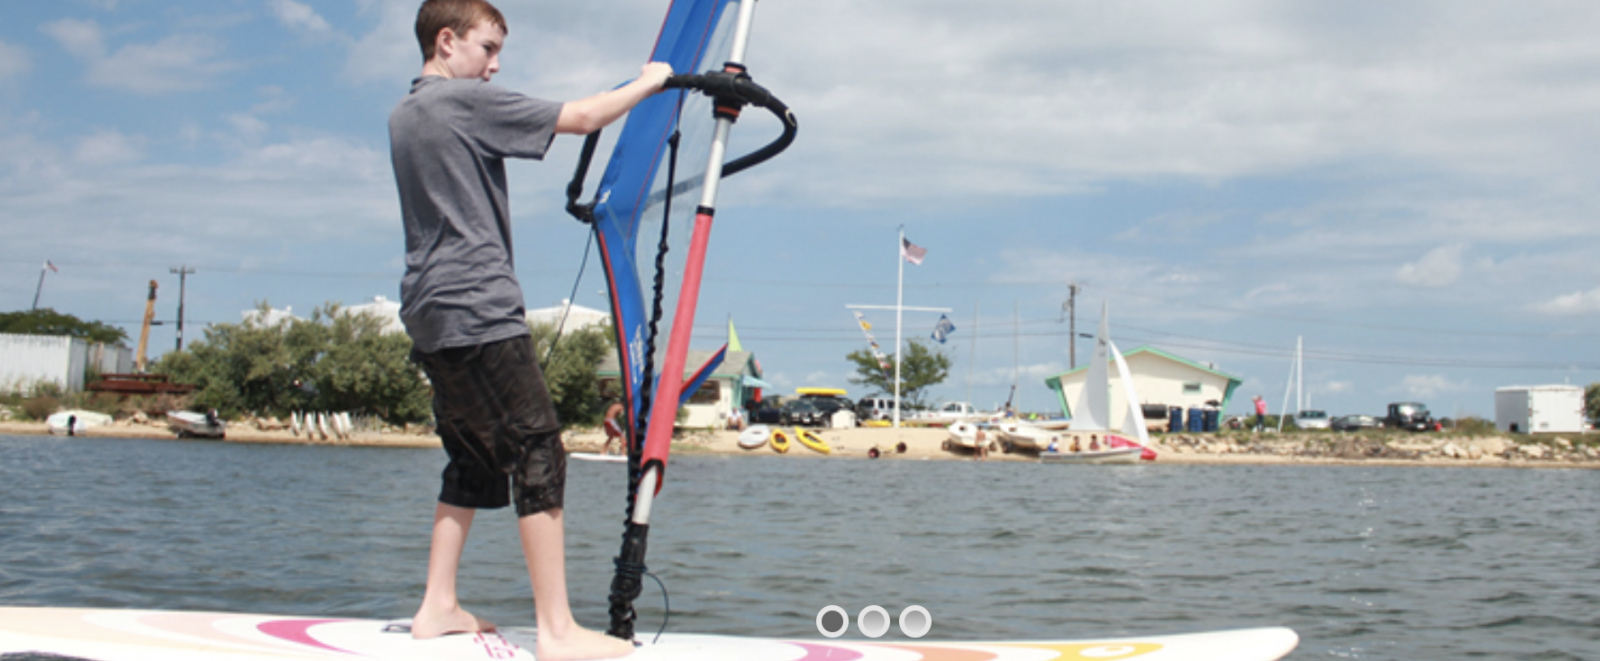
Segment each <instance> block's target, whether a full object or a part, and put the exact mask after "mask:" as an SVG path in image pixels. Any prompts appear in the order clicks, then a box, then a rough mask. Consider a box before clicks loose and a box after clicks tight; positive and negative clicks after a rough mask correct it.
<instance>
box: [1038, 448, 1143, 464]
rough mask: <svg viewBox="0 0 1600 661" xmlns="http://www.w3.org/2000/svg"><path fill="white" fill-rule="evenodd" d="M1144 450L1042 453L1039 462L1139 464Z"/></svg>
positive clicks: (1120, 449)
mask: <svg viewBox="0 0 1600 661" xmlns="http://www.w3.org/2000/svg"><path fill="white" fill-rule="evenodd" d="M1141 454H1144V448H1140V447H1132V448H1111V449H1109V450H1085V451H1083V452H1041V453H1039V462H1040V463H1045V464H1137V463H1139V455H1141Z"/></svg>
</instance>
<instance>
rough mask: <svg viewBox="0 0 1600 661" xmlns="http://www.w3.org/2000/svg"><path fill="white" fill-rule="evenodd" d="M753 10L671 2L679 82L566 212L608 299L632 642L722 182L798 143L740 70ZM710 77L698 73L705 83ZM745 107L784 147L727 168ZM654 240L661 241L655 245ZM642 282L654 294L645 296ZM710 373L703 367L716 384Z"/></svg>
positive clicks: (633, 122) (572, 196)
mask: <svg viewBox="0 0 1600 661" xmlns="http://www.w3.org/2000/svg"><path fill="white" fill-rule="evenodd" d="M754 9H755V0H673V1H672V2H671V4H670V6H669V8H668V10H667V17H666V20H665V21H664V22H663V24H662V27H661V33H660V35H659V36H658V37H657V41H656V46H655V48H654V49H653V50H652V51H651V54H650V60H651V61H655V62H666V63H668V64H670V65H672V69H673V71H675V72H678V74H679V75H675V76H673V78H672V80H670V81H668V84H667V87H668V88H669V89H668V90H667V91H664V92H663V93H661V94H658V95H655V96H654V97H651V98H650V99H646V100H645V101H644V102H642V103H640V104H639V105H637V106H635V107H634V109H633V110H632V111H631V112H630V113H629V115H628V119H627V122H626V123H625V124H624V125H623V128H622V133H621V135H620V136H619V137H618V139H617V143H616V147H615V148H614V150H613V151H612V154H611V159H610V161H609V162H608V163H607V166H606V170H605V173H604V174H603V175H602V176H601V179H600V183H599V187H598V190H597V193H596V196H595V198H594V201H593V202H591V203H588V204H582V203H579V202H578V199H579V197H580V196H581V195H582V190H583V183H584V179H585V177H586V173H587V170H588V166H589V162H590V160H591V159H592V157H593V155H594V150H595V145H596V144H597V142H598V136H597V135H591V136H589V138H588V139H587V140H586V141H585V143H584V149H583V155H582V157H581V158H580V161H579V165H578V172H577V173H576V174H575V175H574V177H573V181H572V183H571V184H570V185H569V186H568V187H567V200H568V204H567V209H568V211H570V212H572V213H573V215H575V216H577V217H578V218H579V219H580V220H584V221H585V222H589V223H590V224H591V225H592V227H593V231H594V235H595V237H596V238H597V243H598V245H599V252H600V256H601V261H602V266H603V268H604V270H605V274H606V280H607V283H608V284H609V289H610V299H611V300H610V304H611V312H612V317H611V318H612V321H613V326H614V332H615V340H616V346H617V357H618V363H619V366H620V368H621V369H620V373H621V384H620V385H621V391H622V395H623V399H624V406H623V408H624V414H625V422H626V432H627V446H628V465H629V491H628V521H627V524H626V525H627V528H626V529H625V530H624V532H623V545H622V552H621V553H620V554H619V555H618V557H617V559H616V566H617V573H616V577H615V578H614V579H613V581H612V595H611V627H610V629H609V630H608V631H607V633H610V634H611V635H614V636H618V637H620V638H632V636H633V619H634V613H633V606H632V604H633V599H634V598H636V597H637V596H638V594H639V587H640V578H641V576H642V574H643V572H644V569H645V568H644V564H643V559H644V550H645V539H646V536H647V531H648V525H649V517H650V506H651V504H652V502H653V498H654V496H655V494H656V492H657V491H658V490H659V489H660V487H661V484H662V479H663V476H664V475H663V474H664V471H665V469H666V463H667V455H668V452H669V449H670V443H671V434H672V427H673V423H674V421H675V420H676V417H677V410H678V407H679V404H680V397H681V396H682V395H683V394H684V392H685V391H686V389H685V387H684V386H685V383H684V382H685V378H684V376H685V375H684V372H685V369H686V366H685V365H684V359H685V356H686V354H687V353H688V348H689V339H690V336H691V334H692V331H693V326H694V315H695V307H696V304H697V302H698V297H699V288H700V278H701V273H702V267H703V265H704V261H705V252H706V249H707V245H708V243H709V239H710V230H711V222H712V217H713V216H714V214H715V204H716V194H717V188H718V186H719V184H720V182H721V180H722V178H723V177H725V176H729V175H732V174H734V173H736V172H739V171H741V170H744V169H746V168H749V167H751V166H753V165H756V164H758V163H760V162H762V161H765V160H766V159H768V158H771V157H772V156H774V155H776V154H777V153H778V152H781V151H783V149H784V148H786V147H787V146H788V145H789V143H790V142H792V141H793V140H794V136H795V132H796V129H797V125H796V123H795V120H794V116H793V115H792V114H791V113H790V112H789V110H788V108H787V107H786V106H784V105H783V103H782V102H781V101H779V100H778V99H777V98H775V97H773V96H772V95H771V94H770V93H769V92H767V90H766V89H764V88H762V87H760V86H759V85H756V84H755V83H754V82H753V80H752V79H751V77H750V76H749V75H748V74H747V73H746V70H745V67H744V64H743V60H744V53H745V48H746V46H747V45H748V43H749V36H750V26H751V23H752V21H753V18H754ZM702 72H703V73H702ZM747 105H754V106H757V107H760V108H764V109H766V110H768V111H769V112H771V113H772V114H773V115H774V116H776V117H778V118H779V120H780V122H781V123H782V126H783V132H782V135H781V136H780V137H779V138H778V139H776V140H774V141H773V142H772V143H771V144H768V145H767V146H765V147H762V148H761V149H758V150H756V151H754V152H751V153H750V154H747V155H745V156H742V157H740V158H738V159H734V160H732V161H728V162H726V163H724V156H725V150H726V147H727V142H728V135H729V132H730V131H731V128H732V125H733V122H734V121H735V120H736V119H738V117H739V114H740V111H741V110H742V109H743V108H744V107H745V106H747ZM691 218H692V221H693V222H692V226H693V233H692V236H691V237H690V239H689V241H688V243H689V246H688V251H687V254H686V255H685V257H684V258H683V261H682V268H681V273H682V280H681V282H680V283H678V286H677V287H676V288H675V289H674V290H673V291H670V292H669V291H668V290H669V289H673V288H669V287H668V285H667V283H666V280H667V279H668V276H669V273H671V272H673V271H674V270H673V269H669V268H668V266H667V257H666V253H667V248H668V245H669V240H670V238H671V236H670V235H671V229H670V228H672V227H674V226H676V227H679V228H681V227H683V226H684V225H685V224H686V222H685V221H688V220H690V219H691ZM656 237H659V238H656ZM646 278H649V282H650V283H651V284H650V285H649V286H646V284H645V282H646ZM669 296H675V298H676V300H675V302H674V305H673V308H674V312H673V314H672V316H671V328H672V331H671V337H670V340H669V341H668V343H667V348H666V352H665V354H664V355H663V358H662V361H661V364H660V365H656V364H655V357H656V346H657V344H656V337H657V331H658V330H659V328H660V324H661V322H662V320H663V319H664V317H665V315H664V314H663V308H664V304H665V303H666V300H667V298H668V297H669ZM710 369H714V366H709V367H708V366H700V369H699V370H696V371H697V372H698V373H705V374H709V371H710Z"/></svg>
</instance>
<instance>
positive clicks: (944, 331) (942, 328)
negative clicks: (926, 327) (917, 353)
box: [933, 314, 956, 344]
mask: <svg viewBox="0 0 1600 661" xmlns="http://www.w3.org/2000/svg"><path fill="white" fill-rule="evenodd" d="M955 330H956V325H955V324H953V323H950V318H949V317H947V316H945V315H942V314H941V315H939V323H937V324H934V326H933V339H935V340H938V341H939V344H944V340H945V338H947V337H949V336H950V334H951V333H953V332H955Z"/></svg>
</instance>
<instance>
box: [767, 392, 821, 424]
mask: <svg viewBox="0 0 1600 661" xmlns="http://www.w3.org/2000/svg"><path fill="white" fill-rule="evenodd" d="M827 420H828V414H826V413H823V412H822V409H819V408H817V404H816V401H815V399H814V398H811V397H801V398H799V399H791V400H789V401H787V402H784V403H783V410H782V411H781V412H780V413H779V414H778V424H781V425H796V426H800V427H821V426H825V425H827V424H828V423H827Z"/></svg>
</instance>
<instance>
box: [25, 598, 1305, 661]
mask: <svg viewBox="0 0 1600 661" xmlns="http://www.w3.org/2000/svg"><path fill="white" fill-rule="evenodd" d="M391 624H392V623H390V622H386V621H383V620H351V619H341V618H322V617H284V616H276V615H248V614H239V613H199V612H184V611H151V610H108V609H74V608H0V656H3V655H9V654H19V653H23V652H35V653H39V654H40V655H45V654H48V655H53V657H52V658H58V657H65V658H66V659H90V660H93V661H270V660H283V659H299V660H301V661H316V660H319V659H344V660H346V661H349V660H353V659H387V660H389V661H413V660H415V661H487V660H489V659H514V660H518V661H535V658H534V655H533V653H532V650H533V648H534V643H535V641H536V640H537V632H536V631H535V630H534V629H532V628H523V627H510V628H505V629H502V630H501V631H499V632H493V633H483V634H470V635H467V634H463V635H454V636H445V637H443V638H435V639H432V640H412V638H411V635H410V634H409V633H406V632H405V630H404V629H403V628H397V627H391V626H390V625H391ZM386 629H388V630H386ZM397 629H398V630H397ZM641 637H642V638H646V639H648V638H652V637H653V636H646V635H641ZM1298 643H1299V637H1298V636H1296V635H1295V633H1294V632H1293V631H1290V630H1289V629H1283V628H1264V629H1240V630H1234V631H1216V632H1209V633H1194V634H1181V635H1175V636H1147V637H1128V638H1099V639H1083V640H1026V641H1025V640H1002V641H981V642H944V641H933V642H929V641H921V640H917V639H911V638H905V637H903V636H899V634H897V633H891V634H890V635H889V636H886V637H884V638H880V639H877V640H844V639H827V638H822V637H821V636H820V635H818V637H817V638H816V639H815V640H780V639H775V638H752V637H742V636H709V635H696V634H674V633H667V634H664V635H662V636H661V641H660V642H659V643H646V644H643V645H642V646H640V647H639V648H638V649H637V650H636V651H635V652H634V653H633V654H632V655H630V656H628V657H626V658H628V659H633V660H636V661H824V660H826V661H1091V660H1092V661H1107V660H1112V661H1122V660H1124V659H1128V660H1137V661H1273V660H1275V659H1280V658H1283V656H1284V655H1286V654H1288V653H1289V652H1290V651H1292V650H1293V649H1294V647H1295V645H1297V644H1298Z"/></svg>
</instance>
